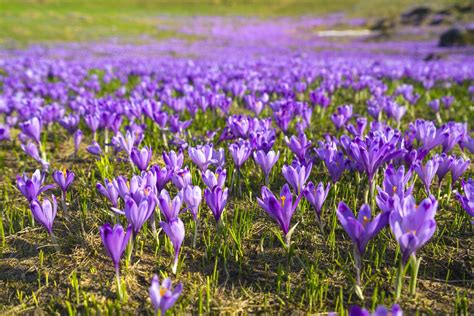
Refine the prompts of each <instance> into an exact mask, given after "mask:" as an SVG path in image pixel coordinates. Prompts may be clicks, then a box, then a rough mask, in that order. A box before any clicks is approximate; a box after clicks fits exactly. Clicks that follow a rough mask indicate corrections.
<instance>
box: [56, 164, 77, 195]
mask: <svg viewBox="0 0 474 316" xmlns="http://www.w3.org/2000/svg"><path fill="white" fill-rule="evenodd" d="M74 176H75V175H74V172H72V171H71V170H69V169H66V170H64V171H59V170H56V171H54V172H53V179H54V182H56V184H57V185H58V186H59V188H60V189H61V191H62V192H63V194H64V193H66V191H67V189H68V188H69V186H70V185H71V183H72V182H73V181H74Z"/></svg>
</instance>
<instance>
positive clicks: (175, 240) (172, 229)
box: [160, 217, 184, 274]
mask: <svg viewBox="0 0 474 316" xmlns="http://www.w3.org/2000/svg"><path fill="white" fill-rule="evenodd" d="M160 226H161V228H163V231H164V232H165V234H166V236H168V238H169V239H170V241H171V243H172V244H173V249H174V262H173V268H172V270H173V273H174V274H176V271H177V269H178V257H179V250H180V249H181V244H182V243H183V240H184V224H183V222H182V221H181V219H179V217H176V218H174V219H172V220H171V221H169V222H160Z"/></svg>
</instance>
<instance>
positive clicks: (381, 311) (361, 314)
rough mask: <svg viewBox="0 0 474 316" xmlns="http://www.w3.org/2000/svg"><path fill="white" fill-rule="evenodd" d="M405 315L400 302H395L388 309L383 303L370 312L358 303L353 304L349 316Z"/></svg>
mask: <svg viewBox="0 0 474 316" xmlns="http://www.w3.org/2000/svg"><path fill="white" fill-rule="evenodd" d="M389 315H390V316H403V312H402V309H401V308H400V306H399V305H398V304H393V306H392V308H390V309H387V308H386V307H385V306H383V305H379V306H377V309H376V310H375V311H374V312H373V313H372V314H370V312H369V311H368V310H366V309H364V308H361V307H359V306H357V305H354V306H351V308H350V309H349V316H389Z"/></svg>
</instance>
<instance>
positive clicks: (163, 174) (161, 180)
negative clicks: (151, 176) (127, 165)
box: [150, 165, 173, 192]
mask: <svg viewBox="0 0 474 316" xmlns="http://www.w3.org/2000/svg"><path fill="white" fill-rule="evenodd" d="M150 169H151V171H153V172H154V173H155V174H156V190H157V192H161V190H163V188H164V187H165V186H166V184H167V183H168V182H169V181H170V180H171V176H172V175H173V170H172V169H170V168H168V167H160V166H157V165H155V166H152V167H151V168H150Z"/></svg>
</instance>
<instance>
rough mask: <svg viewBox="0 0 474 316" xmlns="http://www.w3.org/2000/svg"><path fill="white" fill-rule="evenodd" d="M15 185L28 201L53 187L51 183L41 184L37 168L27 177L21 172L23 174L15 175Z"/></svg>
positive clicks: (41, 178)
mask: <svg viewBox="0 0 474 316" xmlns="http://www.w3.org/2000/svg"><path fill="white" fill-rule="evenodd" d="M16 186H17V188H18V190H20V192H21V194H23V196H24V197H26V198H27V200H28V202H31V201H33V200H35V199H36V198H37V197H38V196H39V195H40V194H41V193H43V192H44V191H46V190H49V189H51V188H54V185H52V184H48V185H45V186H43V176H42V175H41V171H40V170H38V169H37V170H36V171H35V172H34V173H33V175H32V176H31V178H28V176H27V175H26V174H23V176H19V175H17V176H16Z"/></svg>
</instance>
